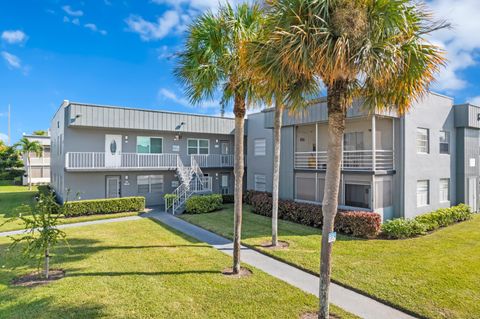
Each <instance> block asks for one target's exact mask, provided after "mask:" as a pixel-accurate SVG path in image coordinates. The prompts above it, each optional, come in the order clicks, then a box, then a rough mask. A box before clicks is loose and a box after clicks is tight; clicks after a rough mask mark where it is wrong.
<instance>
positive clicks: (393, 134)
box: [392, 117, 395, 169]
mask: <svg viewBox="0 0 480 319" xmlns="http://www.w3.org/2000/svg"><path fill="white" fill-rule="evenodd" d="M392 168H393V169H395V118H393V117H392Z"/></svg>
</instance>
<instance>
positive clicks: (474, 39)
mask: <svg viewBox="0 0 480 319" xmlns="http://www.w3.org/2000/svg"><path fill="white" fill-rule="evenodd" d="M428 3H429V5H430V7H431V9H432V10H433V12H434V15H435V17H436V18H438V19H445V20H447V21H448V22H450V23H451V24H452V29H444V30H439V31H436V32H435V33H434V34H433V41H432V42H433V43H435V44H439V45H441V46H442V47H443V48H444V49H445V50H446V51H447V58H448V65H447V67H446V69H444V70H442V71H441V72H440V74H439V76H438V78H437V83H436V84H435V87H436V88H438V89H440V90H445V91H456V90H461V89H464V88H466V87H467V86H468V85H469V83H468V82H467V81H466V80H465V78H464V77H463V76H462V74H461V73H462V71H464V70H465V69H467V68H468V67H471V66H473V65H475V64H477V63H478V60H477V58H478V56H477V55H476V54H477V52H478V50H480V37H479V36H478V31H479V30H480V19H479V18H478V17H479V16H480V5H479V4H478V0H456V1H455V2H452V1H451V0H432V1H429V2H428Z"/></svg>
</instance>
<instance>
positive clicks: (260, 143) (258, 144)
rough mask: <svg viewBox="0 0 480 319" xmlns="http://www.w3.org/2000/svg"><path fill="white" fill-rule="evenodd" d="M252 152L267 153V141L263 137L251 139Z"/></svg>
mask: <svg viewBox="0 0 480 319" xmlns="http://www.w3.org/2000/svg"><path fill="white" fill-rule="evenodd" d="M253 147H254V148H253V154H254V155H255V156H265V155H266V154H267V141H266V140H265V139H264V138H257V139H255V140H254V141H253Z"/></svg>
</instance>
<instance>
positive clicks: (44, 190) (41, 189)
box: [37, 185, 52, 195]
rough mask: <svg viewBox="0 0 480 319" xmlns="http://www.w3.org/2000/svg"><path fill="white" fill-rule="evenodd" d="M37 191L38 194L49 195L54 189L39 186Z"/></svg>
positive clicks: (47, 186)
mask: <svg viewBox="0 0 480 319" xmlns="http://www.w3.org/2000/svg"><path fill="white" fill-rule="evenodd" d="M37 189H38V193H39V194H41V195H49V194H50V193H52V188H51V187H50V185H38V186H37Z"/></svg>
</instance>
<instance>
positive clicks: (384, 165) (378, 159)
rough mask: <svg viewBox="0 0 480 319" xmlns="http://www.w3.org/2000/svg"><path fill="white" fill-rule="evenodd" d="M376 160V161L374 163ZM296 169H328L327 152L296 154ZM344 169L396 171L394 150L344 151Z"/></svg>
mask: <svg viewBox="0 0 480 319" xmlns="http://www.w3.org/2000/svg"><path fill="white" fill-rule="evenodd" d="M374 159H375V161H374ZM295 168H296V169H318V170H325V169H326V168H327V152H326V151H318V152H295ZM342 169H343V170H348V171H374V170H392V169H394V155H393V151H392V150H376V151H375V155H374V154H373V151H372V150H356V151H343V160H342Z"/></svg>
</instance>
